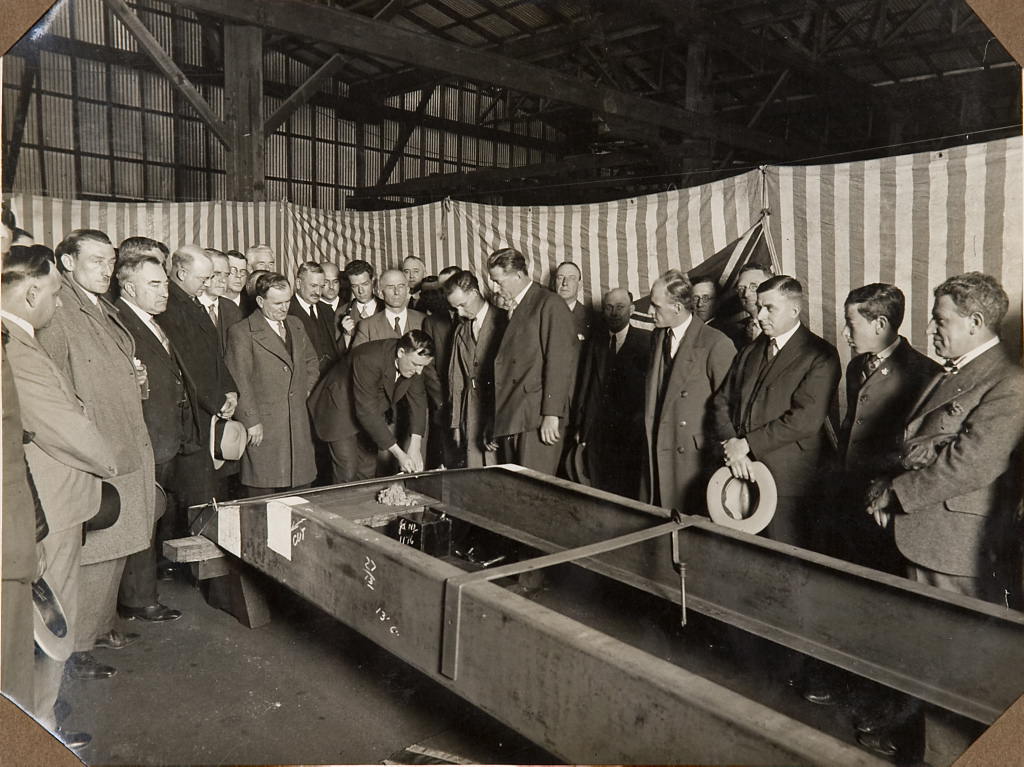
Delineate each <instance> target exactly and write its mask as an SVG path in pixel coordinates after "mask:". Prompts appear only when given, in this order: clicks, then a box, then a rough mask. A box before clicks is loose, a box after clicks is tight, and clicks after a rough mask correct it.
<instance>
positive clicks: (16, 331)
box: [0, 321, 85, 413]
mask: <svg viewBox="0 0 1024 767" xmlns="http://www.w3.org/2000/svg"><path fill="white" fill-rule="evenodd" d="M0 324H2V326H3V328H4V329H5V330H6V331H7V334H8V337H9V338H10V340H11V342H13V343H19V344H21V345H22V346H25V347H27V348H28V349H30V350H31V351H32V352H33V353H34V354H37V355H40V356H42V358H43V359H44V360H45V363H46V365H47V367H49V368H50V371H51V372H52V373H53V374H54V376H55V377H56V378H57V380H58V381H59V382H60V388H61V391H63V392H64V394H65V396H67V398H68V399H69V400H71V401H72V402H77V403H78V406H79V407H80V408H81V409H82V412H83V413H84V412H85V404H84V403H83V402H82V400H81V399H79V397H78V393H77V392H76V391H75V387H74V385H73V384H72V383H71V381H70V379H69V378H68V377H67V376H66V375H64V373H63V372H62V371H61V369H60V368H58V367H57V365H56V363H55V362H54V361H53V360H51V359H50V355H49V354H47V353H46V350H45V349H43V347H42V346H40V345H39V342H38V341H37V340H36V339H35V337H34V336H30V335H29V334H28V333H26V332H25V331H24V330H22V329H21V328H20V327H18V326H17V325H15V324H14V323H13V322H10V323H9V322H6V321H5V322H2V323H0Z"/></svg>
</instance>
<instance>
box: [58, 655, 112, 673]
mask: <svg viewBox="0 0 1024 767" xmlns="http://www.w3.org/2000/svg"><path fill="white" fill-rule="evenodd" d="M67 671H68V676H70V677H71V678H72V679H109V678H110V677H112V676H113V675H114V674H116V673H117V669H116V668H114V667H113V666H108V665H106V664H105V663H100V662H99V661H98V660H96V659H95V658H94V657H93V656H92V654H91V653H87V652H75V653H71V657H70V658H68V667H67Z"/></svg>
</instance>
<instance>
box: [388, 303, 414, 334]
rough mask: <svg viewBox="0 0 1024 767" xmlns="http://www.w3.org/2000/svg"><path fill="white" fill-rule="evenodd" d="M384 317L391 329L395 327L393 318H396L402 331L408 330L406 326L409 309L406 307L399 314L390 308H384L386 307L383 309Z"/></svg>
mask: <svg viewBox="0 0 1024 767" xmlns="http://www.w3.org/2000/svg"><path fill="white" fill-rule="evenodd" d="M384 316H385V317H386V318H387V321H388V325H389V326H391V327H394V326H395V318H396V317H397V318H398V322H399V324H401V326H402V328H403V330H404V329H406V328H408V324H407V323H408V317H409V308H408V307H406V308H405V309H402V311H400V312H396V311H395V310H394V309H392V308H391V307H390V306H386V307H384Z"/></svg>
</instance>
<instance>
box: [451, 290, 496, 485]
mask: <svg viewBox="0 0 1024 767" xmlns="http://www.w3.org/2000/svg"><path fill="white" fill-rule="evenodd" d="M445 293H446V295H447V297H448V304H449V305H450V306H451V307H452V308H453V309H455V311H456V312H457V313H458V316H459V317H460V318H462V319H461V321H460V322H459V323H458V325H457V326H456V328H455V334H454V336H453V338H452V343H451V361H450V363H449V366H448V386H449V390H450V392H451V403H452V412H451V423H450V424H449V427H450V428H451V429H452V436H453V442H454V444H455V446H456V449H457V451H458V453H459V454H460V455H459V458H460V460H459V461H458V463H459V465H462V466H467V467H469V468H478V467H480V466H491V465H493V464H496V463H497V462H498V453H497V450H498V444H497V442H496V441H495V439H494V358H495V356H496V355H497V353H498V347H499V346H500V344H501V337H502V334H503V333H504V331H505V325H506V323H507V322H508V317H507V316H506V314H505V312H504V311H503V310H502V309H498V308H497V307H494V306H491V305H490V304H489V303H487V301H486V300H485V299H484V297H483V295H481V293H480V284H479V283H478V282H477V279H476V276H475V275H474V274H473V273H472V272H470V271H461V272H458V273H456V274H455V275H454V276H453V277H451V278H450V279H449V280H448V282H447V283H445Z"/></svg>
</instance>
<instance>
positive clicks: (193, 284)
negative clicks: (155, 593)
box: [156, 245, 238, 534]
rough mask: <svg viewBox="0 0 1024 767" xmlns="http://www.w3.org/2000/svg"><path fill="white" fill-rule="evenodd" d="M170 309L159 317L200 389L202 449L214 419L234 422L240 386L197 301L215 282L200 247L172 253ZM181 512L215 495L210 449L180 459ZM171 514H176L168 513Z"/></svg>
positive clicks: (180, 525) (181, 529) (181, 527)
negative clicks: (181, 476) (218, 418)
mask: <svg viewBox="0 0 1024 767" xmlns="http://www.w3.org/2000/svg"><path fill="white" fill-rule="evenodd" d="M169 276H170V280H171V281H170V285H169V286H168V292H169V295H168V298H167V310H166V311H164V313H163V314H159V315H157V317H156V323H157V324H158V325H159V326H160V327H161V328H162V329H163V331H164V332H165V333H166V334H167V337H168V338H169V339H170V341H171V343H172V344H173V345H174V347H175V348H176V349H177V351H178V356H179V358H180V361H181V363H182V365H183V366H184V368H185V372H187V373H188V374H189V376H190V377H191V378H192V381H193V383H194V384H195V387H196V400H197V404H198V405H199V415H200V418H199V423H200V426H201V428H202V432H201V434H200V435H199V436H200V444H203V445H207V444H209V442H210V420H211V418H212V417H213V416H215V415H216V416H219V417H221V418H230V417H231V416H232V415H233V414H234V412H235V407H236V406H237V405H238V387H236V386H235V381H234V379H233V378H232V377H231V373H230V372H229V371H228V369H227V366H226V365H225V364H224V353H223V349H222V348H221V340H220V334H219V332H218V330H217V327H216V326H215V325H214V324H213V320H212V319H211V318H210V315H209V313H208V312H207V310H206V309H205V308H204V307H203V305H202V304H201V303H200V302H199V295H200V294H201V293H202V292H203V291H204V290H205V289H206V288H207V287H208V286H209V284H210V280H211V278H212V277H213V261H212V260H211V259H210V257H209V256H208V255H207V254H206V253H205V252H204V251H203V249H202V248H201V247H199V246H198V245H182V246H181V247H180V248H178V249H177V250H176V251H174V253H173V254H171V268H170V270H169ZM181 469H182V472H181V473H182V474H183V475H184V481H183V482H182V488H181V490H182V495H183V496H184V497H183V498H182V499H181V500H182V504H183V507H187V506H192V505H194V504H197V503H205V502H207V501H209V500H210V498H211V497H212V496H213V460H212V458H211V457H210V453H209V451H208V450H199V451H197V452H195V453H192V454H191V455H187V456H182V460H181ZM167 513H172V510H170V509H168V511H167ZM174 522H175V523H176V527H177V529H176V530H168V533H171V532H176V533H178V534H184V533H185V527H186V525H187V520H184V519H182V518H181V517H180V516H179V517H178V518H177V519H175V520H174Z"/></svg>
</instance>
